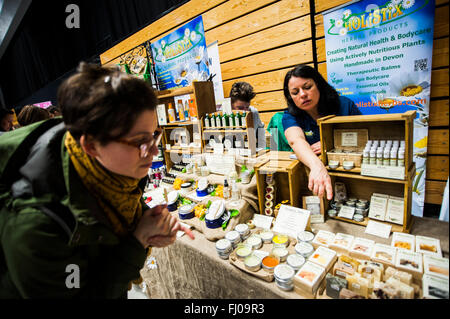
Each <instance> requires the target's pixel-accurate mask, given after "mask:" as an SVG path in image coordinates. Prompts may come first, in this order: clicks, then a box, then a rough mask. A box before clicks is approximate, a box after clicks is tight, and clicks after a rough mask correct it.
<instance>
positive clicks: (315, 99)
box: [283, 65, 361, 200]
mask: <svg viewBox="0 0 450 319" xmlns="http://www.w3.org/2000/svg"><path fill="white" fill-rule="evenodd" d="M283 92H284V97H285V98H286V102H287V105H288V109H287V110H286V111H285V112H284V114H283V128H284V134H285V136H286V138H287V140H288V142H289V145H290V146H291V147H292V150H293V151H294V152H295V155H296V156H297V158H298V159H299V160H300V161H301V162H302V163H303V164H305V165H306V166H308V167H309V169H310V170H311V172H310V174H309V183H308V188H309V189H310V190H311V191H313V193H314V194H317V195H319V196H323V195H324V193H325V192H326V194H327V198H328V200H331V199H332V197H333V189H332V186H331V179H330V176H329V175H328V172H327V169H326V168H325V166H324V165H323V163H322V161H321V160H320V159H319V158H318V157H317V155H320V154H321V148H320V131H319V126H318V125H317V119H319V118H321V117H324V116H327V115H331V114H334V115H359V114H361V112H360V111H359V110H358V108H357V107H356V105H355V103H353V101H351V100H350V99H348V98H346V97H344V96H339V95H338V93H337V92H336V90H335V89H334V88H333V87H332V86H331V85H329V84H328V83H327V81H325V79H324V78H323V77H322V76H321V75H320V73H319V72H317V71H316V70H315V69H314V68H312V67H310V66H307V65H298V66H296V67H295V68H294V69H292V70H290V71H288V72H287V73H286V76H285V78H284V85H283Z"/></svg>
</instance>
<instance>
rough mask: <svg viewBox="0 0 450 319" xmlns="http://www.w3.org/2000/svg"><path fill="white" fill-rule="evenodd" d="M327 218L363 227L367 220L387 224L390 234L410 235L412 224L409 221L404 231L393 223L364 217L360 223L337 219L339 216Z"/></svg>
mask: <svg viewBox="0 0 450 319" xmlns="http://www.w3.org/2000/svg"><path fill="white" fill-rule="evenodd" d="M327 218H331V219H337V220H342V221H344V222H348V223H352V224H356V225H360V226H363V227H366V226H367V224H368V223H369V220H373V221H376V222H377V223H383V224H387V225H389V226H392V228H391V232H407V233H410V232H411V226H412V224H413V222H412V220H413V219H411V222H410V223H409V225H408V227H407V228H406V229H403V225H399V224H393V223H390V222H386V221H381V220H375V219H370V218H369V217H364V220H363V221H362V222H357V221H356V220H353V219H348V218H344V217H339V216H335V217H332V216H327Z"/></svg>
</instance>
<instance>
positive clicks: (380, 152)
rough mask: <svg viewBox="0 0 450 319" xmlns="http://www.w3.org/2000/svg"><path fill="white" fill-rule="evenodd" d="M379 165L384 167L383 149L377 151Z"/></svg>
mask: <svg viewBox="0 0 450 319" xmlns="http://www.w3.org/2000/svg"><path fill="white" fill-rule="evenodd" d="M377 165H383V149H382V148H381V147H380V148H378V149H377Z"/></svg>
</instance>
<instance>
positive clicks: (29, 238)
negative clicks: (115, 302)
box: [0, 118, 146, 298]
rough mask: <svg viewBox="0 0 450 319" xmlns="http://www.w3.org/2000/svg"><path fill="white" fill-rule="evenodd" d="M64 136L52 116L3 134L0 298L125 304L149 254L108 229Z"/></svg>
mask: <svg viewBox="0 0 450 319" xmlns="http://www.w3.org/2000/svg"><path fill="white" fill-rule="evenodd" d="M65 132H66V130H65V129H64V124H63V123H62V122H61V119H60V118H59V119H58V118H56V119H50V120H47V121H44V122H39V123H35V124H32V125H30V126H27V127H24V128H20V129H17V130H15V131H12V132H7V133H5V134H3V135H1V136H0V298H126V293H127V287H128V283H129V282H130V281H131V280H134V279H137V278H139V270H140V269H141V268H142V266H143V264H144V262H145V258H146V250H145V249H144V248H143V247H142V245H141V244H140V243H139V241H138V240H137V239H136V238H135V237H134V236H133V235H129V236H128V237H125V238H119V237H117V236H116V235H115V234H114V233H113V232H112V231H111V230H110V227H109V226H108V222H107V221H106V220H105V218H104V217H103V216H104V215H103V214H102V212H101V210H100V208H99V206H98V205H97V203H96V201H95V199H94V197H93V196H92V195H90V194H89V192H88V191H87V190H86V188H85V187H84V185H83V183H82V181H81V180H80V178H79V176H78V174H77V173H76V171H75V170H74V168H73V165H72V163H71V161H70V159H69V155H68V153H67V150H66V148H65V147H64V142H63V140H64V139H63V137H64V134H65ZM142 182H145V181H142ZM140 186H142V183H141V184H140Z"/></svg>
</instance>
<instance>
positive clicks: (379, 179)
mask: <svg viewBox="0 0 450 319" xmlns="http://www.w3.org/2000/svg"><path fill="white" fill-rule="evenodd" d="M327 168H328V166H327ZM354 169H356V167H355V168H354ZM360 171H361V169H360ZM415 171H416V166H415V163H413V165H412V167H411V168H410V170H409V172H408V176H406V178H405V180H401V179H393V178H384V177H372V176H365V175H358V174H351V173H353V172H352V171H351V170H350V171H345V173H344V171H342V172H334V171H328V174H329V175H330V176H336V177H344V178H355V179H361V180H365V181H376V182H385V183H396V184H408V183H409V181H410V180H412V179H413V175H414V173H415ZM354 173H356V171H355V172H354ZM360 173H361V172H360Z"/></svg>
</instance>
